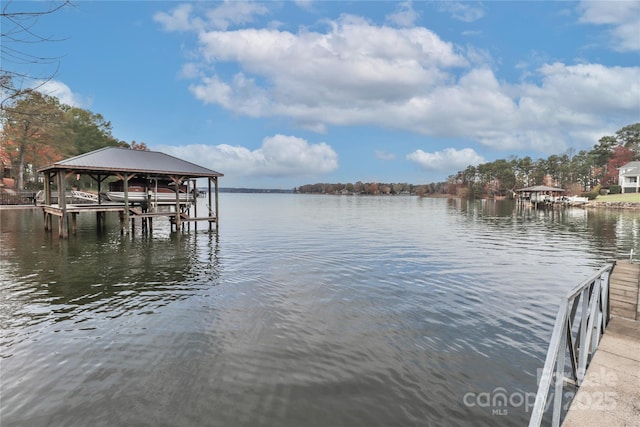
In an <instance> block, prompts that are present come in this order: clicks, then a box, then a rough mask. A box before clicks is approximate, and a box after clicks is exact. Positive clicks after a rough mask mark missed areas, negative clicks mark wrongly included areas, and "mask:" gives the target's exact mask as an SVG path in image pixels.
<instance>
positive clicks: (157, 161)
mask: <svg viewBox="0 0 640 427" xmlns="http://www.w3.org/2000/svg"><path fill="white" fill-rule="evenodd" d="M53 170H77V171H91V172H132V173H146V174H159V175H182V176H189V177H213V176H224V174H222V173H220V172H216V171H214V170H211V169H207V168H205V167H202V166H199V165H196V164H194V163H191V162H187V161H185V160H181V159H178V158H177V157H173V156H170V155H168V154H165V153H161V152H159V151H142V150H130V149H127V148H118V147H105V148H101V149H99V150H95V151H91V152H89V153H85V154H80V155H79V156H75V157H71V158H69V159H65V160H61V161H59V162H56V163H54V164H53V165H50V166H46V167H44V168H42V169H40V170H39V171H38V172H46V171H53Z"/></svg>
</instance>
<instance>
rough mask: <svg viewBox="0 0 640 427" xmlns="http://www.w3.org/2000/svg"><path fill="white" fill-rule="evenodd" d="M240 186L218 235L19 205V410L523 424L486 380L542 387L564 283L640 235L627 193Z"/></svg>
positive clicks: (519, 410) (84, 419) (12, 330)
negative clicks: (601, 196) (508, 194)
mask: <svg viewBox="0 0 640 427" xmlns="http://www.w3.org/2000/svg"><path fill="white" fill-rule="evenodd" d="M220 205H221V213H222V215H221V225H220V227H221V228H220V232H219V233H218V234H215V233H208V232H206V231H203V230H206V228H207V227H206V226H201V227H200V229H199V230H198V231H195V230H193V229H192V230H191V232H190V233H181V234H177V233H171V232H170V230H169V226H168V224H165V225H163V224H157V225H156V224H154V231H153V233H152V234H150V235H141V234H140V233H139V232H138V233H137V234H135V235H134V236H133V237H131V236H124V237H123V236H120V234H119V233H118V232H117V229H118V227H117V218H109V222H108V224H107V227H106V232H103V233H98V232H97V231H96V229H95V228H96V227H95V221H94V219H93V218H92V217H90V216H86V217H82V216H81V217H80V218H79V227H78V235H77V236H71V237H70V238H69V239H68V240H60V239H58V238H57V236H52V235H51V234H47V233H45V232H44V231H43V225H42V213H41V212H39V211H31V210H27V211H0V219H1V221H0V231H1V239H2V241H1V246H0V255H1V256H2V258H1V259H2V264H1V266H0V277H1V278H2V286H1V287H0V326H1V327H2V331H3V333H2V338H1V342H0V356H1V357H2V359H0V360H1V363H2V385H1V388H2V389H1V390H0V391H1V393H2V401H1V403H0V405H1V408H0V409H1V412H0V413H1V416H2V419H1V421H2V426H3V427H4V426H14V425H15V426H17V425H30V426H38V425H56V426H57V425H60V426H74V425H77V426H86V425H110V426H111V425H194V426H196V425H197V426H201V425H212V426H218V425H219V426H228V425H247V426H249V425H250V426H254V425H290V426H301V425H311V426H314V425H318V426H326V425H335V426H340V425H345V426H346V425H348V426H352V425H366V426H371V425H381V426H382V425H407V424H409V425H443V424H446V425H469V424H473V425H491V426H494V425H513V426H515V425H522V424H525V423H526V422H527V421H528V417H529V414H528V412H527V409H529V408H527V405H526V403H524V402H523V403H522V404H518V401H517V399H515V400H514V399H512V403H511V404H509V405H507V406H506V407H502V406H500V405H499V404H498V403H496V405H493V404H490V405H487V404H485V402H483V401H482V400H481V399H479V398H478V396H486V395H492V396H497V395H498V394H500V393H506V394H507V395H508V396H511V397H514V396H515V397H529V396H530V394H531V393H533V392H535V390H536V374H537V369H538V368H541V367H542V364H543V361H544V356H545V354H546V348H547V344H548V340H549V337H550V335H551V328H552V324H553V320H554V317H555V313H556V309H557V303H558V302H559V298H560V296H561V295H563V294H564V293H565V292H566V290H568V289H569V288H571V287H573V286H575V285H576V284H578V283H579V282H580V281H582V280H583V279H584V278H585V277H587V276H589V275H590V274H591V273H592V272H593V271H594V270H595V269H597V268H599V267H600V266H601V265H602V264H604V263H605V262H607V261H609V260H611V259H614V258H618V257H625V256H628V253H629V250H630V249H632V248H633V249H634V250H635V251H636V253H638V252H640V251H639V249H640V238H639V227H640V225H639V224H638V218H637V215H636V214H635V213H633V212H625V211H587V210H582V209H567V210H561V211H532V210H527V209H518V208H516V207H515V206H514V205H513V204H511V203H509V202H492V201H489V202H487V201H463V200H457V199H451V200H447V199H418V198H414V197H326V196H298V195H240V194H223V195H221V204H220ZM202 211H203V212H204V209H203V210H202ZM54 234H55V233H54ZM483 393H484V394H483ZM531 399H532V397H531ZM514 402H515V403H514ZM531 403H532V401H531Z"/></svg>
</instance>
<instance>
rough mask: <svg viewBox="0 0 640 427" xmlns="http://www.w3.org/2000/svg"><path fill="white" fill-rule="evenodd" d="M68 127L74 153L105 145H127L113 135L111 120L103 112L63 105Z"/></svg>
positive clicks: (86, 151) (81, 152)
mask: <svg viewBox="0 0 640 427" xmlns="http://www.w3.org/2000/svg"><path fill="white" fill-rule="evenodd" d="M63 110H64V111H65V113H64V115H65V117H64V119H65V125H66V127H67V129H68V130H69V131H70V133H71V134H72V142H73V145H74V147H75V153H74V154H76V155H77V154H84V153H88V152H90V151H94V150H97V149H100V148H103V147H114V146H125V144H123V143H121V142H119V141H118V140H117V139H116V138H114V137H113V136H112V135H111V122H108V121H106V120H105V119H104V117H103V116H102V114H95V113H92V112H91V111H88V110H83V109H81V108H77V107H70V106H63Z"/></svg>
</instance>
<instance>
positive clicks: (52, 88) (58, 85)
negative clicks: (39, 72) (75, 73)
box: [34, 80, 84, 108]
mask: <svg viewBox="0 0 640 427" xmlns="http://www.w3.org/2000/svg"><path fill="white" fill-rule="evenodd" d="M34 87H35V89H36V90H37V91H38V92H40V93H43V94H45V95H49V96H55V97H56V98H58V100H59V101H60V103H62V104H67V105H70V106H72V107H79V108H82V107H84V105H83V104H84V102H83V101H82V99H81V97H80V96H79V95H77V94H75V93H73V92H72V91H71V88H70V87H69V86H67V85H66V84H64V83H62V82H60V81H57V80H48V81H46V82H36V84H35V86H34Z"/></svg>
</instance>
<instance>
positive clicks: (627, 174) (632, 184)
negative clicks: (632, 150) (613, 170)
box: [618, 162, 640, 193]
mask: <svg viewBox="0 0 640 427" xmlns="http://www.w3.org/2000/svg"><path fill="white" fill-rule="evenodd" d="M618 171H619V175H618V185H620V187H622V192H623V193H640V162H629V163H627V164H626V165H624V166H621V167H620V168H619V169H618Z"/></svg>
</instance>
